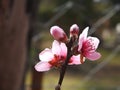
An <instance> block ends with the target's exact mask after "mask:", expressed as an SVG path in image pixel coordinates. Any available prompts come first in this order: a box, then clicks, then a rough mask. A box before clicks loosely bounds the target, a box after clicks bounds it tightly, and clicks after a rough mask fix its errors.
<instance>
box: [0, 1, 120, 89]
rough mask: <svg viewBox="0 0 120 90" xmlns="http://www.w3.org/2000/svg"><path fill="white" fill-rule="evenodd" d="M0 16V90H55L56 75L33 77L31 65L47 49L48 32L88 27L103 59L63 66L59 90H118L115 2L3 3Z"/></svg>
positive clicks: (119, 38) (118, 4) (118, 9)
mask: <svg viewBox="0 0 120 90" xmlns="http://www.w3.org/2000/svg"><path fill="white" fill-rule="evenodd" d="M21 8H23V9H21ZM0 16H1V17H0V35H1V36H0V41H1V42H0V44H1V45H0V47H1V51H0V74H1V75H0V81H1V84H0V90H8V88H9V90H54V87H55V86H56V85H57V82H58V79H59V72H58V71H57V70H55V69H52V70H50V71H49V72H45V73H40V72H36V71H35V70H34V65H35V64H36V63H37V62H39V58H38V56H39V53H40V52H41V51H42V50H43V49H44V48H46V47H48V48H50V47H51V44H52V41H53V37H52V36H51V35H50V33H49V31H50V27H51V26H53V25H58V26H60V27H61V28H63V29H64V31H65V32H66V33H67V34H68V33H69V28H70V26H71V25H72V24H77V25H78V26H79V28H80V32H82V30H83V29H84V28H85V27H86V26H89V27H90V30H89V35H91V36H96V37H98V38H99V39H100V41H101V42H100V46H99V48H98V51H99V52H100V53H101V54H102V57H101V58H100V59H99V60H97V61H94V62H91V61H89V60H86V61H85V63H84V64H82V65H78V66H68V69H67V72H66V74H65V78H64V81H63V85H62V90H120V61H119V60H120V0H21V1H14V0H2V1H1V2H0ZM26 19H27V20H26ZM26 22H27V23H26ZM11 23H12V24H11ZM25 31H26V32H25ZM16 37H17V38H16ZM6 42H7V43H6ZM3 47H4V48H3ZM9 49H10V50H9ZM21 49H23V50H22V51H21ZM2 50H3V51H2ZM6 51H7V53H6ZM3 52H4V53H3ZM11 52H12V53H13V54H11ZM17 53H18V54H17ZM9 56H10V57H9ZM12 56H13V58H11V57H12ZM21 56H22V57H23V58H21ZM7 57H8V58H7ZM15 57H16V58H15ZM19 58H20V59H19ZM6 59H9V60H6ZM16 63H17V64H16ZM6 66H7V67H6ZM9 67H10V68H9ZM11 77H12V78H11ZM14 77H16V78H14ZM9 78H11V79H9ZM11 81H13V82H11ZM8 82H9V83H8ZM18 82H19V83H18ZM7 84H8V85H7ZM9 84H10V85H9ZM15 86H16V88H15ZM10 88H11V89H10Z"/></svg>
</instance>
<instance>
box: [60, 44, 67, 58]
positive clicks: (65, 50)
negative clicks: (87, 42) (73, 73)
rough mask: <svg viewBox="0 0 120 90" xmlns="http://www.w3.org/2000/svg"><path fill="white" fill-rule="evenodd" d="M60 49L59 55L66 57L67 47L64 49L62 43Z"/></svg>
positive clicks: (64, 46)
mask: <svg viewBox="0 0 120 90" xmlns="http://www.w3.org/2000/svg"><path fill="white" fill-rule="evenodd" d="M60 47H61V52H60V55H61V56H65V57H66V56H67V47H66V45H65V44H64V43H61V44H60Z"/></svg>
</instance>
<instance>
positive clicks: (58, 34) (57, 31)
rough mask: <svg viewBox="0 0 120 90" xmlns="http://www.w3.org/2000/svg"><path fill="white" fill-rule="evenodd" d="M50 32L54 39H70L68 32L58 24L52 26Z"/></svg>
mask: <svg viewBox="0 0 120 90" xmlns="http://www.w3.org/2000/svg"><path fill="white" fill-rule="evenodd" d="M50 33H51V35H52V36H53V37H54V39H56V40H58V41H61V42H66V41H67V40H68V38H67V35H66V33H65V32H64V31H63V29H61V28H60V27H58V26H53V27H51V29H50Z"/></svg>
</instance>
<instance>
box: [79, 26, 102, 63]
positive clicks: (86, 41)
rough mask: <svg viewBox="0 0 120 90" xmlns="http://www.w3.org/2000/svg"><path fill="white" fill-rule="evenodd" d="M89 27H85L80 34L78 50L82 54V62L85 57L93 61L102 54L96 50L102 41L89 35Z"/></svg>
mask: <svg viewBox="0 0 120 90" xmlns="http://www.w3.org/2000/svg"><path fill="white" fill-rule="evenodd" d="M88 29H89V28H88V27H87V28H85V29H84V30H83V32H82V33H81V34H80V36H79V41H78V52H80V54H81V57H80V58H81V63H83V58H84V57H86V58H87V59H89V60H91V61H94V60H97V59H99V58H100V57H101V54H100V53H98V52H96V49H97V48H98V45H99V42H100V41H99V39H98V38H96V37H91V36H88V37H87V34H88Z"/></svg>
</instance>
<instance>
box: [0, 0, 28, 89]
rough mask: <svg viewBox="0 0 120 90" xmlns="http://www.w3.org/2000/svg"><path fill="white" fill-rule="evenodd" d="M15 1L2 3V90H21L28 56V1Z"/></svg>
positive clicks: (0, 59) (6, 0)
mask: <svg viewBox="0 0 120 90" xmlns="http://www.w3.org/2000/svg"><path fill="white" fill-rule="evenodd" d="M11 1H12V0H11ZM13 1H14V3H13V6H12V7H11V8H12V9H10V8H9V5H10V3H9V0H1V1H0V90H19V89H20V85H21V81H22V76H23V70H24V64H25V61H26V55H27V54H26V53H27V43H26V42H27V41H26V40H27V32H28V17H27V15H26V13H25V3H26V2H25V1H26V0H13Z"/></svg>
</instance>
